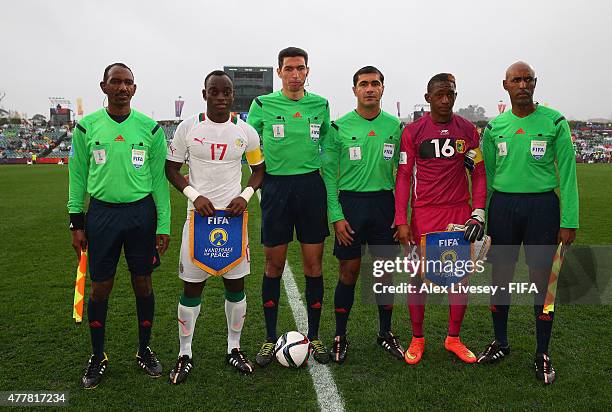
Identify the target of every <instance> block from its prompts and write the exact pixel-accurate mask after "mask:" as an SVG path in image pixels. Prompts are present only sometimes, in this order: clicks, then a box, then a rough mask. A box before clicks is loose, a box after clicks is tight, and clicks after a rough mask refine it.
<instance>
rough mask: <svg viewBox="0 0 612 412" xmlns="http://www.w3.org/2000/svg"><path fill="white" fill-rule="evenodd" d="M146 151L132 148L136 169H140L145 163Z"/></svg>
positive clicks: (133, 162)
mask: <svg viewBox="0 0 612 412" xmlns="http://www.w3.org/2000/svg"><path fill="white" fill-rule="evenodd" d="M146 153H147V152H146V151H144V150H141V149H132V164H133V165H134V167H135V168H136V169H140V168H141V167H142V165H143V164H144V162H145V156H146Z"/></svg>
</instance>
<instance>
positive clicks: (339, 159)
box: [322, 110, 402, 222]
mask: <svg viewBox="0 0 612 412" xmlns="http://www.w3.org/2000/svg"><path fill="white" fill-rule="evenodd" d="M401 134H402V128H401V122H400V121H399V119H398V118H397V117H394V116H392V115H390V114H388V113H387V112H384V111H382V110H381V112H380V113H379V114H378V116H376V117H375V118H374V119H371V120H368V119H364V118H363V117H361V116H360V115H359V114H358V113H357V111H355V110H353V111H352V112H349V113H347V114H345V115H344V116H342V117H341V118H339V119H338V120H336V121H335V122H332V124H331V129H330V132H329V134H328V136H327V139H326V140H325V142H324V143H323V156H322V158H323V169H322V170H323V179H324V180H325V187H326V189H327V207H328V212H329V220H330V221H331V222H336V221H338V220H342V219H344V215H343V213H342V208H341V207H340V203H339V202H338V191H339V190H349V191H353V192H377V191H380V190H393V188H394V187H395V177H394V170H395V169H397V164H398V160H399V147H400V138H401Z"/></svg>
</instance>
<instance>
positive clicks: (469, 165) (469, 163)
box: [463, 149, 476, 172]
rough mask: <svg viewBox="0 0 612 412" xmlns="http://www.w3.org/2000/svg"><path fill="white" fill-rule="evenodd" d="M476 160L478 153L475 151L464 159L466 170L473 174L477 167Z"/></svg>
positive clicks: (468, 153) (471, 151)
mask: <svg viewBox="0 0 612 412" xmlns="http://www.w3.org/2000/svg"><path fill="white" fill-rule="evenodd" d="M474 159H476V151H475V150H473V149H472V150H470V151H468V152H467V153H466V154H465V157H464V158H463V164H464V165H465V168H466V169H467V170H469V171H470V172H473V171H474V168H475V167H476V164H475V163H474Z"/></svg>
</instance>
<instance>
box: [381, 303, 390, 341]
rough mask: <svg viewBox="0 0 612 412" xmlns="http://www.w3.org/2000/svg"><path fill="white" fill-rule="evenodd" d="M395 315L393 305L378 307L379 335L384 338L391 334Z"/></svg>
mask: <svg viewBox="0 0 612 412" xmlns="http://www.w3.org/2000/svg"><path fill="white" fill-rule="evenodd" d="M392 315H393V305H378V323H379V328H380V329H379V332H378V333H379V335H380V336H384V335H386V334H387V332H391V316H392Z"/></svg>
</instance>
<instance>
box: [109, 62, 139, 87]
mask: <svg viewBox="0 0 612 412" xmlns="http://www.w3.org/2000/svg"><path fill="white" fill-rule="evenodd" d="M115 66H119V67H123V68H124V69H128V70H129V71H130V73H132V77H133V76H134V72H132V69H130V68H129V67H127V65H126V64H125V63H112V64H109V65H108V66H106V69H104V76H103V77H102V81H103V82H104V83H106V80H108V72H110V69H112V68H113V67H115Z"/></svg>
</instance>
